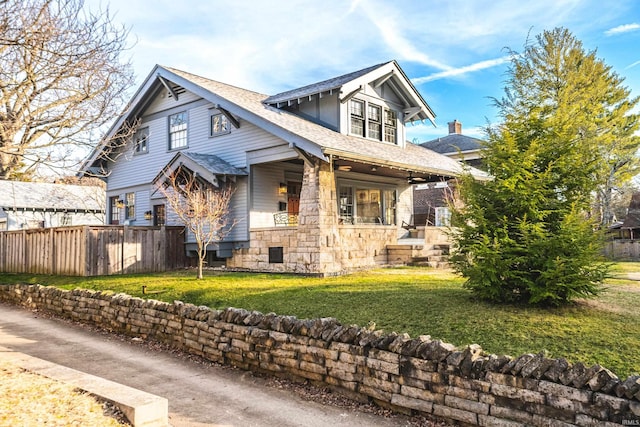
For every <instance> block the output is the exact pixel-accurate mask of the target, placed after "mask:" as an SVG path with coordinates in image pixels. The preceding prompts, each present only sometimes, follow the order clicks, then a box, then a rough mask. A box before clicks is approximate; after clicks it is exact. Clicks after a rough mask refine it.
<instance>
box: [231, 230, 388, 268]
mask: <svg viewBox="0 0 640 427" xmlns="http://www.w3.org/2000/svg"><path fill="white" fill-rule="evenodd" d="M336 233H337V234H336V235H335V236H333V235H329V236H324V237H319V236H317V235H316V234H315V232H313V231H307V230H305V229H304V228H303V229H301V228H300V227H271V228H261V229H254V230H251V232H250V247H249V248H246V249H239V250H236V251H234V254H233V257H232V258H230V259H228V260H227V264H226V265H227V267H228V268H237V269H243V270H252V271H268V272H275V273H283V272H288V273H302V274H314V275H331V274H340V273H345V272H349V271H353V270H358V269H364V268H373V267H379V266H382V265H388V264H390V260H389V256H388V251H387V246H389V245H391V244H393V243H395V242H396V241H397V240H398V239H397V234H398V230H397V227H395V226H379V225H378V226H376V225H340V226H337V227H336ZM320 246H324V247H325V248H326V249H325V250H324V251H322V252H321V251H319V250H318V247H320ZM269 248H282V255H283V257H282V262H269Z"/></svg>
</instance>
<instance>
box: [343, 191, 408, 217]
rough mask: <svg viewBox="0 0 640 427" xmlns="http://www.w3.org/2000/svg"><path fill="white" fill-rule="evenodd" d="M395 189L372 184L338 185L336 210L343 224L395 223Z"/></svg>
mask: <svg viewBox="0 0 640 427" xmlns="http://www.w3.org/2000/svg"><path fill="white" fill-rule="evenodd" d="M396 202H397V194H396V191H395V190H392V189H389V188H381V187H378V186H376V185H375V184H374V185H371V186H363V185H349V184H345V185H340V187H339V196H338V212H339V215H340V222H341V223H343V224H377V225H383V224H384V225H393V224H395V223H396Z"/></svg>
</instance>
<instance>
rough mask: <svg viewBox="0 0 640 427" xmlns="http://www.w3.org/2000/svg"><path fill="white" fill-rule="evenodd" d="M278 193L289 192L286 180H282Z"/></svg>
mask: <svg viewBox="0 0 640 427" xmlns="http://www.w3.org/2000/svg"><path fill="white" fill-rule="evenodd" d="M278 193H280V194H287V184H285V183H284V182H281V183H280V186H279V187H278Z"/></svg>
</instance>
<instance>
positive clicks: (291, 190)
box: [287, 181, 302, 215]
mask: <svg viewBox="0 0 640 427" xmlns="http://www.w3.org/2000/svg"><path fill="white" fill-rule="evenodd" d="M301 188H302V183H300V182H292V181H289V182H288V183H287V213H288V214H289V215H298V213H300V189H301Z"/></svg>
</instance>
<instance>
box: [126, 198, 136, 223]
mask: <svg viewBox="0 0 640 427" xmlns="http://www.w3.org/2000/svg"><path fill="white" fill-rule="evenodd" d="M124 218H125V219H135V218H136V193H127V194H125V207H124Z"/></svg>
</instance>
